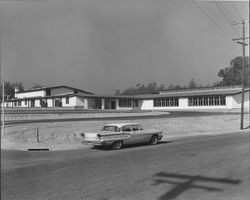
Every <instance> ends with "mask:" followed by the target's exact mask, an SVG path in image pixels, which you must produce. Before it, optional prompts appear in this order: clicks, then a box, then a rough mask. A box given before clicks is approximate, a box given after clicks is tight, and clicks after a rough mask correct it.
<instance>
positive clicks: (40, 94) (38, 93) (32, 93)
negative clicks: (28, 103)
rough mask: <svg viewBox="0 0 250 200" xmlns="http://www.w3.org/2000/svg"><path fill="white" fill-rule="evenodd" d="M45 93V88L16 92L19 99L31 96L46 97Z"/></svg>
mask: <svg viewBox="0 0 250 200" xmlns="http://www.w3.org/2000/svg"><path fill="white" fill-rule="evenodd" d="M45 95H46V92H45V90H38V91H30V92H23V93H16V94H15V97H16V98H18V99H22V98H30V97H45Z"/></svg>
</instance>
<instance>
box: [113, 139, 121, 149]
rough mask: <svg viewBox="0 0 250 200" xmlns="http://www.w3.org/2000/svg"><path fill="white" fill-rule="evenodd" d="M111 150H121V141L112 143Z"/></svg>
mask: <svg viewBox="0 0 250 200" xmlns="http://www.w3.org/2000/svg"><path fill="white" fill-rule="evenodd" d="M112 148H113V149H114V150H118V149H120V148H122V142H121V141H118V142H114V143H113V145H112Z"/></svg>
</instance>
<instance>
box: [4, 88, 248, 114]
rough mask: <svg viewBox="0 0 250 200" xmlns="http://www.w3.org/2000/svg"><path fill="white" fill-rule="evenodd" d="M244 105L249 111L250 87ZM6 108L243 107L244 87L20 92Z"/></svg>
mask: <svg viewBox="0 0 250 200" xmlns="http://www.w3.org/2000/svg"><path fill="white" fill-rule="evenodd" d="M244 96H245V99H244V106H245V108H249V103H250V102H249V88H246V89H245V95H244ZM5 107H13V108H19V107H20V108H22V107H23V108H25V107H26V108H30V107H39V108H42V107H68V108H69V107H72V108H82V109H114V110H132V109H137V110H188V109H189V110H197V109H234V108H240V107H241V86H223V87H203V88H194V89H182V90H170V91H161V92H159V94H143V95H96V94H93V93H91V92H87V91H85V90H81V89H77V88H73V87H69V86H55V87H43V88H38V89H32V90H26V91H22V92H20V91H18V90H17V89H15V97H14V98H13V99H8V100H6V101H5Z"/></svg>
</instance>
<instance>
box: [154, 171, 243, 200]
mask: <svg viewBox="0 0 250 200" xmlns="http://www.w3.org/2000/svg"><path fill="white" fill-rule="evenodd" d="M208 183H210V185H211V183H212V184H229V185H238V184H240V183H241V180H234V179H228V178H213V177H207V176H200V175H185V174H177V173H166V172H159V173H157V174H155V175H154V176H153V185H155V186H156V185H161V184H172V185H174V187H173V188H171V189H170V190H168V191H166V192H165V193H164V194H163V195H161V196H160V197H159V198H158V200H170V199H175V198H176V197H178V196H179V195H180V194H182V193H184V192H186V191H187V190H190V189H201V190H206V191H209V192H222V191H223V189H221V188H219V187H213V186H208V185H206V184H208Z"/></svg>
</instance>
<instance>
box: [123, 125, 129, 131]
mask: <svg viewBox="0 0 250 200" xmlns="http://www.w3.org/2000/svg"><path fill="white" fill-rule="evenodd" d="M122 130H123V131H125V132H131V126H124V127H123V128H122Z"/></svg>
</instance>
